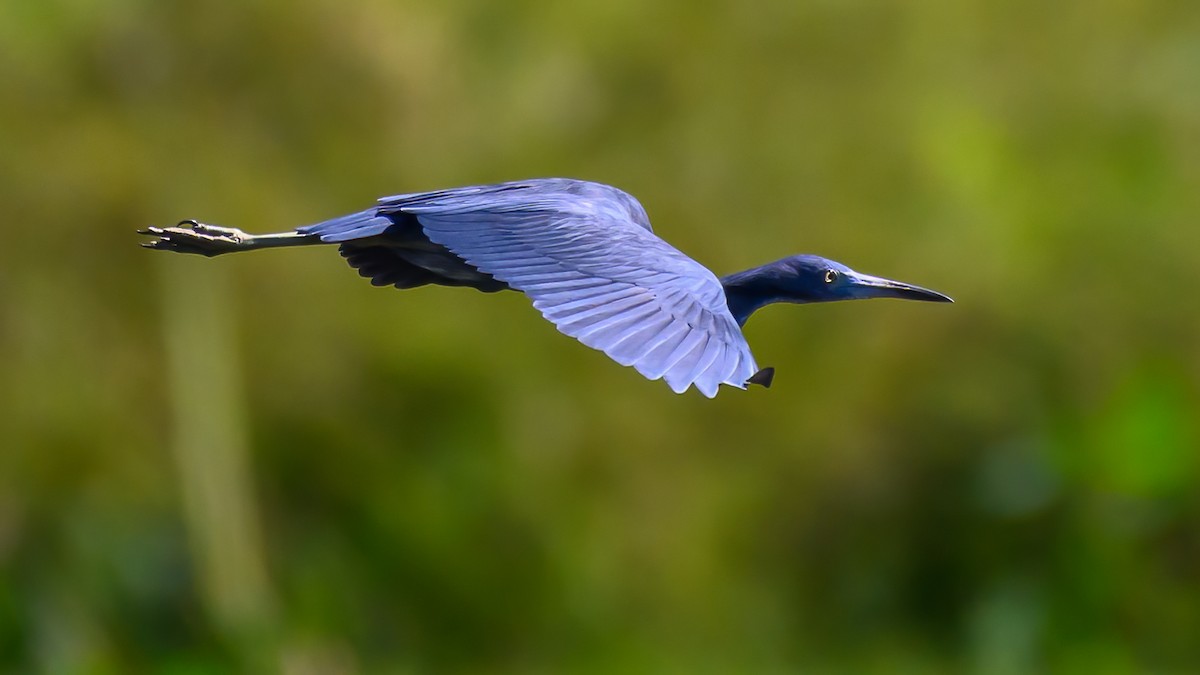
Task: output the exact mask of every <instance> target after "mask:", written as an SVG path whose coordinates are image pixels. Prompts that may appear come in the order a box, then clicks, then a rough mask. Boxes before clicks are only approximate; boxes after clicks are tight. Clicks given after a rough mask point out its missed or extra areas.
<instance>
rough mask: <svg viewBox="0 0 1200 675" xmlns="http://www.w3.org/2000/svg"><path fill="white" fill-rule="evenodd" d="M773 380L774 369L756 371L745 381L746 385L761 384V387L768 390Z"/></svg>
mask: <svg viewBox="0 0 1200 675" xmlns="http://www.w3.org/2000/svg"><path fill="white" fill-rule="evenodd" d="M774 379H775V369H774V368H763V369H762V370H760V371H758V372H757V373H755V374H753V375H751V376H750V379H748V380H746V384H761V385H762V386H763V387H765V388H767V389H770V388H771V381H772V380H774Z"/></svg>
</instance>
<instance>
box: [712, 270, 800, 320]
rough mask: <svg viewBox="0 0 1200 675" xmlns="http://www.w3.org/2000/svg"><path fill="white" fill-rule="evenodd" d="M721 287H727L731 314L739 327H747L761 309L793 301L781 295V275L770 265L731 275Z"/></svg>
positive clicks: (726, 294)
mask: <svg viewBox="0 0 1200 675" xmlns="http://www.w3.org/2000/svg"><path fill="white" fill-rule="evenodd" d="M721 285H722V286H724V287H725V302H726V304H727V305H729V313H730V314H732V315H733V318H734V320H735V321H737V323H738V325H739V326H743V325H745V324H746V320H747V319H749V318H750V315H751V314H753V313H754V312H755V311H756V310H758V309H759V308H760V307H764V306H766V305H769V304H771V303H773V302H791V301H792V300H790V299H788V298H786V297H784V296H783V294H782V293H781V291H780V280H779V275H778V273H777V271H776V270H775V269H773V268H772V267H771V266H769V265H763V266H762V267H755V268H753V269H748V270H746V271H744V272H737V273H735V274H730V275H729V276H727V277H724V278H723V279H721Z"/></svg>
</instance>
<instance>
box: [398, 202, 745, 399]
mask: <svg viewBox="0 0 1200 675" xmlns="http://www.w3.org/2000/svg"><path fill="white" fill-rule="evenodd" d="M475 190H478V189H475ZM378 213H379V214H380V215H387V214H399V213H404V214H409V215H411V216H414V217H416V219H417V222H419V223H420V225H421V227H422V228H423V229H424V232H425V235H426V236H427V237H429V239H430V241H432V242H433V243H435V244H439V245H441V246H444V247H445V248H447V249H448V250H450V251H451V252H453V253H454V254H455V255H457V256H459V257H460V258H462V259H463V260H464V261H466V262H467V263H469V264H470V265H472V266H474V267H476V268H478V269H479V270H480V271H482V272H486V273H487V274H490V275H492V276H494V277H495V278H496V279H498V280H500V281H503V282H505V283H507V284H508V285H509V286H511V287H512V288H515V289H517V290H520V291H523V292H524V293H525V294H526V295H528V296H529V297H530V298H531V299H532V300H533V305H534V307H536V308H537V309H538V310H540V311H541V312H542V315H543V316H545V317H546V318H547V319H549V320H550V321H551V322H553V323H554V324H555V325H556V326H557V327H558V329H559V330H560V331H562V332H563V333H566V334H567V335H570V336H571V337H574V338H576V339H578V340H579V341H580V342H582V343H584V344H585V345H587V346H589V347H592V348H595V349H599V350H601V351H603V352H604V353H605V354H608V355H609V356H610V357H612V359H613V360H615V361H616V362H618V363H620V364H621V365H625V366H633V367H634V368H636V369H637V370H638V372H640V373H641V374H642V375H645V376H646V377H648V378H650V379H652V380H656V379H659V378H663V379H665V380H666V382H667V384H668V385H670V387H671V389H673V390H674V391H675V392H677V393H682V392H683V391H685V390H687V388H688V387H689V386H691V385H695V387H696V388H697V389H699V390H700V392H701V393H703V394H704V395H705V396H708V397H710V398H711V397H713V396H715V395H716V392H717V388H718V386H719V385H721V384H722V383H724V384H728V385H732V386H735V387H739V388H743V389H744V388H745V387H746V383H747V380H749V379H750V378H751V377H752V376H753V375H754V374H755V373H756V372H757V371H758V367H757V366H756V365H755V363H754V357H753V355H752V354H751V353H750V347H749V345H748V344H746V340H745V338H744V337H743V336H742V332H741V329H740V328H739V327H738V325H737V323H736V322H735V321H734V319H733V316H732V315H731V314H730V313H729V309H728V307H727V305H726V302H725V293H724V289H723V288H722V287H721V283H720V281H718V279H717V278H716V276H714V275H713V274H712V273H711V272H710V271H708V270H707V269H706V268H704V267H703V266H701V265H700V264H699V263H697V262H695V261H694V260H692V259H691V258H689V257H687V256H686V255H684V254H683V253H681V252H680V251H678V250H677V249H675V248H674V247H672V246H671V245H669V244H667V243H666V242H665V241H663V240H662V239H659V238H658V237H657V236H655V235H654V234H653V232H651V230H650V228H649V223H648V222H647V221H646V218H645V212H644V211H642V209H641V206H640V205H638V203H637V202H636V201H635V200H634V199H633V198H632V197H630V196H629V195H627V194H625V193H624V192H621V191H619V190H617V189H615V188H610V187H608V186H604V185H599V184H595V183H584V182H580V181H569V182H561V183H560V182H551V181H546V182H541V183H529V184H508V185H505V186H503V189H500V190H495V189H493V190H491V191H489V192H488V193H486V194H480V193H479V192H469V191H466V190H464V191H463V192H461V193H458V194H456V191H442V192H437V193H423V194H417V195H403V196H399V197H390V198H386V199H383V200H380V205H379V209H378Z"/></svg>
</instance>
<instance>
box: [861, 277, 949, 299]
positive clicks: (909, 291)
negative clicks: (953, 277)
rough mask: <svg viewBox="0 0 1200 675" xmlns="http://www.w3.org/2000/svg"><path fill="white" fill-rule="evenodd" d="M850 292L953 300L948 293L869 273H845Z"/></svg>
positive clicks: (862, 295) (863, 296) (872, 296)
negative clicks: (943, 293) (944, 293)
mask: <svg viewBox="0 0 1200 675" xmlns="http://www.w3.org/2000/svg"><path fill="white" fill-rule="evenodd" d="M846 277H847V279H846V281H848V282H849V285H850V288H851V289H852V293H853V294H854V297H856V298H902V299H904V300H923V301H925V302H954V300H953V299H952V298H951V297H950V296H948V295H942V294H941V293H938V292H937V291H931V290H929V289H928V288H921V287H920V286H914V285H912V284H906V283H904V282H903V281H893V280H892V279H884V278H883V277H873V276H871V275H869V274H859V273H858V272H855V273H853V274H847V275H846Z"/></svg>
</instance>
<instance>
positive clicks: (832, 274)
mask: <svg viewBox="0 0 1200 675" xmlns="http://www.w3.org/2000/svg"><path fill="white" fill-rule="evenodd" d="M837 278H838V273H837V270H825V283H827V284H832V283H833V282H835V281H837Z"/></svg>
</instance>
